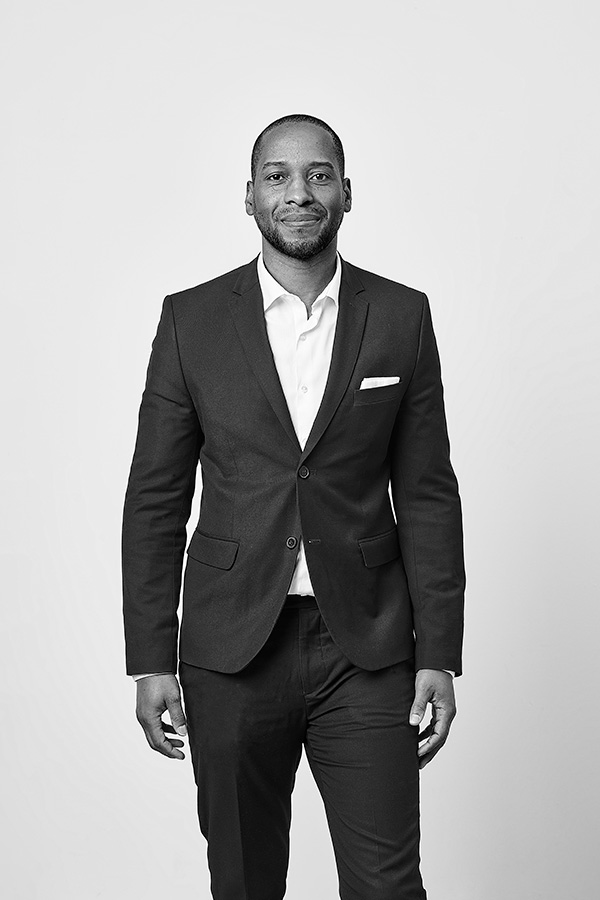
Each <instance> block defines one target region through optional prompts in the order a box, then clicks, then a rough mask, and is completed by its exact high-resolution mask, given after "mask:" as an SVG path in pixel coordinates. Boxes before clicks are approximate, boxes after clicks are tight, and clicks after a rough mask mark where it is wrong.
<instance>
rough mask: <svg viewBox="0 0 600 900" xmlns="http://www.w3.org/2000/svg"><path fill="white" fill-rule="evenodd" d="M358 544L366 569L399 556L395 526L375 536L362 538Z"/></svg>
mask: <svg viewBox="0 0 600 900" xmlns="http://www.w3.org/2000/svg"><path fill="white" fill-rule="evenodd" d="M358 546H359V547H360V550H361V553H362V555H363V560H364V563H365V566H366V567H367V568H368V569H373V568H374V567H375V566H382V565H383V564H384V563H387V562H391V561H392V560H393V559H397V558H398V557H399V556H400V544H399V543H398V532H397V531H396V529H395V528H392V529H390V531H386V532H385V533H384V534H378V535H376V536H375V537H370V538H362V540H360V541H359V542H358Z"/></svg>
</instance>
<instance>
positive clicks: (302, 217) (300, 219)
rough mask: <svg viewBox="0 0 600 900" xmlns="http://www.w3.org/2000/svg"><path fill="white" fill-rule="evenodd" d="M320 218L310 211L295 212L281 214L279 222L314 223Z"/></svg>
mask: <svg viewBox="0 0 600 900" xmlns="http://www.w3.org/2000/svg"><path fill="white" fill-rule="evenodd" d="M320 220H321V217H320V216H317V215H314V214H310V213H295V214H294V215H292V216H283V217H282V218H281V220H280V221H281V222H283V224H284V225H314V224H315V222H319V221H320Z"/></svg>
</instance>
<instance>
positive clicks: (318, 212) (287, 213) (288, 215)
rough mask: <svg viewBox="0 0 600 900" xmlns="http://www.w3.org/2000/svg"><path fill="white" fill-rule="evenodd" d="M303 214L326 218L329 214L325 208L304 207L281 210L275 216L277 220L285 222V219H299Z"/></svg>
mask: <svg viewBox="0 0 600 900" xmlns="http://www.w3.org/2000/svg"><path fill="white" fill-rule="evenodd" d="M302 216H314V217H315V218H317V219H324V218H326V216H327V210H324V209H313V208H308V209H307V208H305V207H302V209H297V210H294V209H286V210H282V211H281V212H277V213H276V214H275V216H274V218H275V221H277V222H283V221H284V220H285V219H298V218H301V217H302Z"/></svg>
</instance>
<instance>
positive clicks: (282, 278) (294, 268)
mask: <svg viewBox="0 0 600 900" xmlns="http://www.w3.org/2000/svg"><path fill="white" fill-rule="evenodd" d="M262 253H263V260H264V263H265V266H266V268H267V269H268V271H269V272H270V273H271V275H272V276H273V278H274V279H275V281H277V282H279V284H280V285H281V286H282V287H283V288H285V290H286V291H288V292H289V293H290V294H295V295H296V296H297V297H300V299H301V300H302V302H303V303H304V305H305V306H306V309H307V311H308V313H310V308H311V306H312V304H313V303H314V301H315V300H316V299H317V297H318V296H319V294H320V293H321V291H322V290H323V288H325V287H326V286H327V285H328V284H329V282H330V281H331V279H332V278H333V275H334V273H335V266H336V253H337V239H336V238H334V239H333V240H332V241H331V243H330V244H328V246H327V247H325V249H324V250H322V251H321V253H319V254H317V255H316V256H313V257H312V258H311V259H306V260H304V259H292V257H290V256H285V254H283V253H280V252H279V250H276V249H275V248H274V247H272V246H271V244H269V243H267V241H265V240H264V238H263V242H262Z"/></svg>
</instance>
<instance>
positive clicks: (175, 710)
mask: <svg viewBox="0 0 600 900" xmlns="http://www.w3.org/2000/svg"><path fill="white" fill-rule="evenodd" d="M167 709H168V710H169V718H170V719H171V725H172V726H173V728H174V729H175V731H176V732H177V734H181V735H185V734H187V727H186V722H185V715H184V714H183V707H182V706H181V700H180V698H179V697H170V698H169V699H168V700H167Z"/></svg>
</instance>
